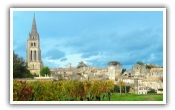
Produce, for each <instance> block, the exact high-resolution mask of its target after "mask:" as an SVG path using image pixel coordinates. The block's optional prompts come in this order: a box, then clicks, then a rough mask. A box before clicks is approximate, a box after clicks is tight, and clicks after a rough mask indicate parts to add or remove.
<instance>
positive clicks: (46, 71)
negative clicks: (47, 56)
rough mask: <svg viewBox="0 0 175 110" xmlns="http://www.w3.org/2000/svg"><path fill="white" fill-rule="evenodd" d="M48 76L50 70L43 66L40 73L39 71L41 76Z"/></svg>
mask: <svg viewBox="0 0 175 110" xmlns="http://www.w3.org/2000/svg"><path fill="white" fill-rule="evenodd" d="M50 74H51V72H50V69H49V68H48V67H47V66H44V67H42V68H41V71H40V75H41V76H45V75H48V76H50Z"/></svg>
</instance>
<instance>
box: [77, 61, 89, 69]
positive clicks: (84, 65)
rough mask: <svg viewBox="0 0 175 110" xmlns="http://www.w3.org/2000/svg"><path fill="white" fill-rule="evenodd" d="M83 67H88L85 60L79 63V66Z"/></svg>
mask: <svg viewBox="0 0 175 110" xmlns="http://www.w3.org/2000/svg"><path fill="white" fill-rule="evenodd" d="M82 67H87V65H86V64H85V63H84V62H83V61H81V62H79V64H78V65H77V68H82Z"/></svg>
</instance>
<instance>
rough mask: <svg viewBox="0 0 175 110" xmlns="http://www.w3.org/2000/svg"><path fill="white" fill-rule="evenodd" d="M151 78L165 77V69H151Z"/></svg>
mask: <svg viewBox="0 0 175 110" xmlns="http://www.w3.org/2000/svg"><path fill="white" fill-rule="evenodd" d="M150 76H151V77H163V68H151V70H150Z"/></svg>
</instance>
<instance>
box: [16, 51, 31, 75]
mask: <svg viewBox="0 0 175 110" xmlns="http://www.w3.org/2000/svg"><path fill="white" fill-rule="evenodd" d="M13 78H33V75H32V74H31V73H30V71H29V70H28V69H27V63H26V62H25V61H24V59H23V58H22V57H19V56H18V54H16V53H15V52H14V51H13Z"/></svg>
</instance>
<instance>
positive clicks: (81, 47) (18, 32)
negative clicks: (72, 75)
mask: <svg viewBox="0 0 175 110" xmlns="http://www.w3.org/2000/svg"><path fill="white" fill-rule="evenodd" d="M34 13H35V19H36V25H37V31H38V33H39V35H40V49H41V58H42V61H43V63H44V65H45V66H48V67H49V68H65V67H67V66H68V64H69V63H71V64H72V66H73V67H76V66H77V65H78V63H79V62H80V61H83V62H85V63H86V64H87V65H89V66H91V67H99V68H106V67H107V66H108V65H107V63H108V62H109V61H119V62H120V63H121V64H122V68H126V69H127V70H128V71H129V70H130V69H131V68H132V66H133V65H135V64H136V63H137V62H138V61H142V62H143V63H146V64H147V63H152V64H156V65H160V66H163V12H162V11H139V10H138V11H13V50H14V51H15V53H17V54H18V55H19V56H20V57H23V59H24V60H26V43H27V39H28V37H29V33H30V32H31V28H32V21H33V17H34Z"/></svg>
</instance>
